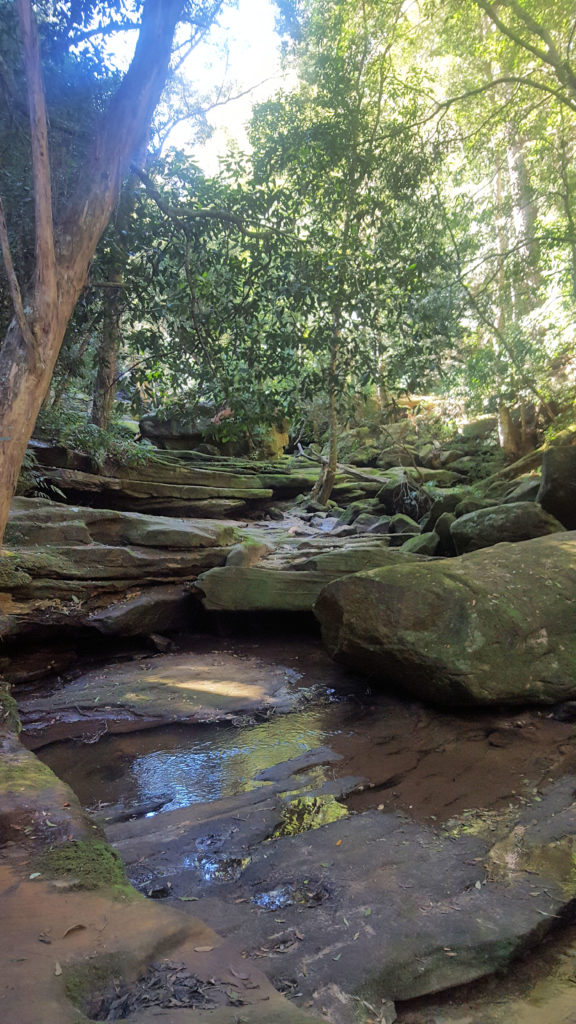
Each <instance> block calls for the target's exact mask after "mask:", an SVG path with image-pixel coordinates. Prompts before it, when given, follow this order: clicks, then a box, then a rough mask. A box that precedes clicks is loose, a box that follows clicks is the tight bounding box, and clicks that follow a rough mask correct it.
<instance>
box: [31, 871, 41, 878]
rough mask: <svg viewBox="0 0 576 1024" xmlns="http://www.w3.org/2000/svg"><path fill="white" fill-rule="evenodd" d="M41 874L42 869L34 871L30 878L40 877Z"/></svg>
mask: <svg viewBox="0 0 576 1024" xmlns="http://www.w3.org/2000/svg"><path fill="white" fill-rule="evenodd" d="M41 874H42V872H41V871H34V872H33V873H32V874H31V875H28V878H40V876H41Z"/></svg>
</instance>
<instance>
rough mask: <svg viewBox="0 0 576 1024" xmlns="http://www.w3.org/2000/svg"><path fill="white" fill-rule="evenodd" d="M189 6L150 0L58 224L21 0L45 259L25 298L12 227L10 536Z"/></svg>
mask: <svg viewBox="0 0 576 1024" xmlns="http://www.w3.org/2000/svg"><path fill="white" fill-rule="evenodd" d="M184 6H185V4H184V0H146V2H145V4H144V8H143V12H142V21H141V29H140V33H139V36H138V42H137V45H136V50H135V53H134V57H133V59H132V63H131V64H130V67H129V69H128V71H127V72H126V75H125V76H124V79H123V80H122V82H121V84H120V85H119V87H118V89H117V91H116V93H115V94H114V96H113V97H112V99H111V101H110V104H109V107H108V109H107V111H106V112H105V114H104V115H103V116H102V121H101V125H100V128H99V130H98V131H97V133H96V136H95V138H94V141H93V143H92V144H91V145H90V147H89V148H88V150H87V152H86V160H85V163H84V166H83V167H82V168H81V171H80V174H79V177H78V187H77V190H76V194H75V196H74V197H73V199H72V201H71V203H70V205H69V207H68V210H67V212H66V215H65V217H64V218H63V219H62V221H61V222H60V223H58V224H54V223H53V214H52V197H51V173H50V163H49V157H48V119H47V114H46V104H45V97H44V86H43V81H42V73H41V65H40V55H39V48H38V38H37V31H36V23H35V20H34V14H33V11H32V5H31V0H17V8H18V17H19V22H20V28H21V33H22V41H23V51H24V61H25V65H26V74H27V79H28V100H29V109H30V128H31V148H32V171H33V182H34V202H35V232H36V266H35V276H34V282H33V286H32V291H31V293H30V295H28V296H26V300H25V301H23V299H22V296H21V293H20V289H19V286H18V282H17V279H16V276H15V274H14V271H13V267H12V263H11V258H10V253H9V246H8V241H7V232H3V237H2V250H3V256H4V262H5V265H6V269H7V272H8V278H9V283H10V290H11V297H12V302H13V306H14V310H15V316H14V319H13V320H12V322H11V324H10V326H9V328H8V333H7V335H6V337H5V340H4V343H3V345H2V347H1V348H0V543H1V540H2V537H3V535H4V530H5V526H6V521H7V519H8V513H9V510H10V501H11V498H12V495H13V493H14V489H15V487H16V482H17V479H18V473H19V471H20V466H21V463H22V459H23V457H24V453H25V451H26V446H27V444H28V441H29V439H30V437H31V434H32V431H33V429H34V425H35V423H36V418H37V416H38V412H39V410H40V407H41V405H42V402H43V400H44V396H45V395H46V393H47V391H48V388H49V386H50V380H51V378H52V373H53V371H54V366H55V364H56V360H57V358H58V354H59V352H60V348H61V345H62V341H63V338H64V334H65V331H66V327H67V324H68V321H69V319H70V317H71V315H72V312H73V310H74V306H75V305H76V302H77V299H78V297H79V295H80V293H81V291H82V289H83V287H84V284H85V282H86V278H87V275H88V268H89V265H90V261H91V259H92V256H93V255H94V251H95V249H96V246H97V244H98V241H99V239H100V236H101V234H102V232H103V231H104V228H105V227H106V225H107V223H108V221H109V219H110V216H111V213H112V210H113V207H114V203H115V201H116V197H117V195H118V191H119V188H120V184H121V181H122V177H123V176H124V174H125V173H126V170H127V168H128V166H129V163H130V159H131V157H132V155H133V153H135V152H136V151H137V150H138V148H139V147H140V146H141V144H142V142H143V140H144V138H145V135H146V132H147V129H148V126H149V124H150V121H151V118H152V115H153V113H154V109H155V107H156V105H157V103H158V100H159V98H160V94H161V92H162V89H163V87H164V83H165V81H166V76H167V73H168V68H169V63H170V55H171V49H172V39H173V36H174V31H175V29H176V25H177V23H178V21H179V19H180V16H181V14H182V11H183V8H184ZM0 212H1V211H0ZM2 219H3V218H2ZM1 226H2V225H1V223H0V227H1ZM11 271H12V273H11Z"/></svg>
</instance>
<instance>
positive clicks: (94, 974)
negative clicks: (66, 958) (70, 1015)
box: [64, 955, 122, 1020]
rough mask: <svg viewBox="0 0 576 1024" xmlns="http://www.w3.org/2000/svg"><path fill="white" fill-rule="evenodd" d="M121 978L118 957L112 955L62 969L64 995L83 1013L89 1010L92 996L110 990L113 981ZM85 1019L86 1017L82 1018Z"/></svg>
mask: <svg viewBox="0 0 576 1024" xmlns="http://www.w3.org/2000/svg"><path fill="white" fill-rule="evenodd" d="M121 980H122V970H121V968H120V967H119V964H118V958H117V957H116V956H113V955H109V956H102V957H99V958H98V959H97V960H91V961H89V962H86V963H80V964H75V965H74V966H73V967H69V968H65V969H64V988H65V992H66V995H67V997H68V999H69V1000H70V1002H71V1003H73V1004H74V1006H75V1007H76V1008H77V1009H78V1010H80V1011H83V1012H84V1013H85V1012H86V1010H89V1008H90V1003H91V1001H92V1000H93V999H94V996H98V995H103V994H104V993H105V992H106V991H108V990H112V986H113V985H114V983H115V982H118V981H121ZM82 1019H83V1020H86V1019H87V1018H86V1017H83V1018H82Z"/></svg>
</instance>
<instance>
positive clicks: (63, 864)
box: [34, 840, 140, 899]
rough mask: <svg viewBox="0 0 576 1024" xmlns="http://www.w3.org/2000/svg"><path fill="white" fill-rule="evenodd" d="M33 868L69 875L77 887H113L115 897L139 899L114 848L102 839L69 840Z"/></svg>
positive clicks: (50, 873)
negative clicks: (86, 840)
mask: <svg viewBox="0 0 576 1024" xmlns="http://www.w3.org/2000/svg"><path fill="white" fill-rule="evenodd" d="M34 870H35V871H38V872H40V874H42V875H47V876H48V877H50V878H72V879H75V880H77V888H78V889H112V890H113V892H114V895H115V896H117V897H124V898H129V899H135V898H140V894H139V893H137V892H136V890H135V889H133V888H132V886H131V885H130V883H129V881H128V879H127V878H126V872H125V871H124V865H123V864H122V861H121V859H120V857H119V856H118V854H117V853H116V851H115V850H113V849H112V847H111V846H109V845H108V843H105V842H103V841H101V840H93V841H88V842H69V843H64V844H63V845H62V846H57V847H55V848H54V849H52V850H48V851H47V852H46V853H43V854H41V855H40V856H39V857H37V858H36V860H35V862H34Z"/></svg>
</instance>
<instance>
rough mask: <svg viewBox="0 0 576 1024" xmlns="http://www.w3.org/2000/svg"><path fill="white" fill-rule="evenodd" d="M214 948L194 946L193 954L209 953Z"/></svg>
mask: <svg viewBox="0 0 576 1024" xmlns="http://www.w3.org/2000/svg"><path fill="white" fill-rule="evenodd" d="M213 949H214V946H194V952H195V953H211V952H212V950H213Z"/></svg>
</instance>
